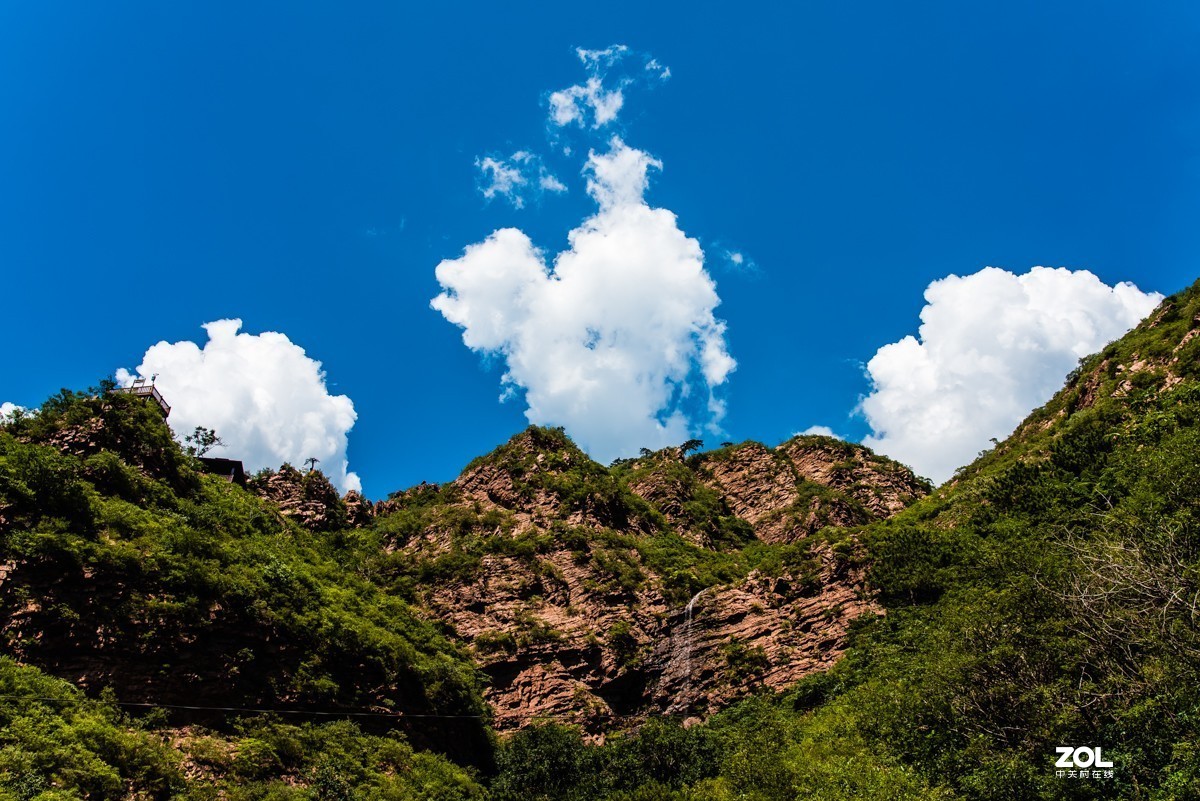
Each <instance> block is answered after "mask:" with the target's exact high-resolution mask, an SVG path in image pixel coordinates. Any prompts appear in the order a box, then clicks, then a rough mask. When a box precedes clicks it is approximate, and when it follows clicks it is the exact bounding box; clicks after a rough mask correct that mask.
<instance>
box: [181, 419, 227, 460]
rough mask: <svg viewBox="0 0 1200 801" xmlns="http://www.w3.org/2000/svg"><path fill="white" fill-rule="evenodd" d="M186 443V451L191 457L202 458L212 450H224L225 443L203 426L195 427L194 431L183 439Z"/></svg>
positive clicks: (215, 433) (214, 432)
mask: <svg viewBox="0 0 1200 801" xmlns="http://www.w3.org/2000/svg"><path fill="white" fill-rule="evenodd" d="M183 440H184V442H186V443H188V444H187V447H186V450H187V452H188V453H190V454H191V455H192V456H197V457H198V456H203V455H204V454H206V453H208V452H209V451H211V450H212V449H213V448H224V447H225V443H224V442H223V441H222V440H221V438H220V437H218V436H217V432H216V431H213V430H212V429H211V428H205V427H204V426H196V430H195V431H193V432H192V433H190V434H188V435H187V436H186V437H184V438H183Z"/></svg>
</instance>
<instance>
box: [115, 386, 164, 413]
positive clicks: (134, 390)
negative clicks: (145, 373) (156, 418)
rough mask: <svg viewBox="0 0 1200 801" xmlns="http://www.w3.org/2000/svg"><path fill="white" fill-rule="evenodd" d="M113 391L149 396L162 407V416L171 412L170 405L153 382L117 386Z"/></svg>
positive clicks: (141, 396) (140, 396)
mask: <svg viewBox="0 0 1200 801" xmlns="http://www.w3.org/2000/svg"><path fill="white" fill-rule="evenodd" d="M113 392H124V393H126V394H129V395H136V396H137V397H139V398H150V399H151V400H153V401H154V402H155V403H157V404H158V406H159V408H161V409H162V412H163V417H166V416H168V415H169V414H171V407H170V406H169V405H168V404H167V400H166V398H164V397H163V396H162V393H161V392H159V391H158V387H156V386H154V385H153V384H134V385H133V386H129V387H117V388H116V389H114V390H113Z"/></svg>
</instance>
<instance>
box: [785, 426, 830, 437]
mask: <svg viewBox="0 0 1200 801" xmlns="http://www.w3.org/2000/svg"><path fill="white" fill-rule="evenodd" d="M793 436H796V437H811V436H817V437H834V438H835V439H841V437H839V436H838V435H837V434H835V433H833V429H832V428H830V427H829V426H809V427H808V428H806V429H804V430H803V431H797V432H796V433H795V434H793Z"/></svg>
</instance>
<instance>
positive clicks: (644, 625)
mask: <svg viewBox="0 0 1200 801" xmlns="http://www.w3.org/2000/svg"><path fill="white" fill-rule="evenodd" d="M789 445H791V446H792V447H791V448H790V449H789V448H783V447H781V448H780V449H776V450H770V449H767V448H765V447H764V446H761V445H757V444H753V443H751V444H747V445H744V446H738V447H735V448H732V449H725V450H724V451H723V452H722V453H721V454H720V457H719V458H709V457H707V456H705V455H701V456H693V457H687V458H684V457H683V456H682V455H681V454H679V453H672V452H670V450H669V449H668V451H664V452H659V453H658V454H653V455H651V456H647V457H643V458H642V459H639V460H636V461H635V462H632V463H628V464H630V470H631V472H629V473H628V475H630V476H631V478H630V480H629V483H628V487H627V489H628V490H631V491H633V492H635V493H636V494H637V495H639V496H640V497H641V498H643V499H645V500H646V501H648V502H649V503H651V504H653V505H654V506H655V507H656V509H657V510H658V511H660V512H661V513H662V514H663V517H664V518H665V519H666V520H667V521H668V523H670V524H671V525H672V526H673V527H675V530H676V531H677V532H678V533H680V534H681V535H682V536H685V537H686V538H688V539H690V540H692V541H693V542H696V543H698V544H703V542H702V539H703V537H702V536H700V535H699V534H698V533H697V532H696V531H695V530H693V529H690V528H688V526H693V527H694V526H695V525H696V520H695V518H694V513H693V512H691V511H689V510H688V505H689V504H692V503H693V502H694V501H695V499H696V498H697V497H698V496H699V495H700V494H702V493H706V492H707V493H709V494H708V495H707V496H705V498H704V500H705V502H706V503H707V504H708V506H706V507H705V508H708V509H715V513H716V514H718V515H723V514H727V513H729V512H731V511H732V512H735V513H738V514H739V515H740V516H741V517H742V518H743V519H744V520H746V521H747V522H748V523H750V524H751V525H753V527H754V531H755V532H756V533H757V534H758V536H760V537H762V538H763V539H767V540H771V541H793V542H794V541H799V540H801V539H803V537H804V536H805V535H806V534H808V533H811V532H812V531H815V530H817V529H819V528H821V527H823V526H827V525H856V524H858V523H861V522H863V521H865V520H868V519H871V518H873V517H875V516H884V515H885V514H890V513H892V512H893V511H898V509H899V508H900V507H901V506H902V505H904V504H905V503H906V502H907V501H909V500H911V499H914V498H915V497H917V496H919V495H921V494H924V491H925V485H924V484H923V483H922V482H920V481H919V480H917V479H915V478H913V477H912V475H911V473H908V472H907V471H905V470H904V468H902V467H900V466H899V465H895V466H893V465H892V463H884V462H883V460H875V459H874V457H873V456H872V455H871V454H870V452H869V451H867V450H866V449H858V450H856V451H854V452H852V454H851V457H850V459H849V461H850V462H851V463H852V464H851V468H850V469H849V470H846V469H844V468H845V465H843V463H844V462H846V461H847V458H846V457H845V456H844V455H843V456H840V457H839V458H837V459H836V460H835V459H834V456H835V455H836V454H835V453H834V451H833V448H832V445H831V446H829V447H825V446H820V445H819V443H800V444H797V443H795V442H792V443H789ZM847 447H854V446H847ZM789 452H790V453H795V454H797V455H798V456H800V457H801V458H803V460H804V465H805V470H806V471H808V474H811V475H812V476H813V477H814V479H817V480H826V481H829V482H830V483H831V484H832V483H837V484H838V485H839V486H841V487H844V488H845V491H841V490H836V491H835V490H834V489H833V488H832V487H830V486H829V485H826V484H818V483H816V482H815V481H813V480H810V479H808V478H807V477H805V476H798V475H797V470H796V468H795V467H794V465H793V463H792V458H791V456H790V455H789ZM581 460H582V461H581ZM581 471H582V473H586V474H587V475H589V476H592V478H593V480H594V481H595V482H596V487H598V489H594V491H592V492H590V493H586V494H585V495H584V496H581V495H579V493H577V492H574V491H573V490H572V488H573V487H575V486H576V484H575V483H573V482H577V481H578V476H579V475H580V474H581ZM611 475H612V474H611V473H610V472H609V471H604V470H603V468H600V467H599V466H598V465H594V463H591V462H590V461H589V460H587V457H586V456H584V455H583V454H582V453H580V452H579V451H578V450H576V449H574V448H573V446H572V447H558V446H555V445H554V444H553V443H551V444H550V445H547V443H546V442H544V441H541V440H540V439H539V437H538V433H537V432H536V431H532V432H526V433H524V434H522V435H518V436H517V437H515V438H514V439H513V440H512V441H510V442H509V443H508V444H507V445H506V446H504V447H503V448H501V449H499V450H498V451H497V452H496V453H494V454H492V455H491V456H490V457H487V458H484V459H481V460H477V461H476V462H475V463H473V464H472V465H471V466H469V467H468V469H467V470H465V471H464V472H463V475H462V476H460V477H459V479H458V480H457V481H456V482H455V483H454V485H453V486H454V488H455V489H456V490H457V493H458V494H457V495H452V496H443V501H444V503H446V504H449V506H450V507H458V508H459V509H460V510H461V514H459V513H453V514H451V513H450V512H446V513H445V516H444V517H443V518H435V520H434V522H432V523H431V524H430V528H429V529H428V530H427V531H425V532H424V533H423V534H422V535H420V536H417V537H415V538H413V539H411V540H410V541H408V542H406V543H400V544H398V546H397V547H400V548H402V549H404V550H405V551H407V552H409V553H410V554H411V555H412V556H413V557H414V558H417V559H434V558H437V557H438V556H439V555H441V554H445V553H447V552H448V551H449V550H450V549H451V548H452V547H453V544H454V543H455V542H456V538H457V537H460V536H462V535H461V534H457V533H455V532H454V531H452V530H450V529H448V528H447V527H446V526H447V525H448V523H447V522H445V521H449V520H452V519H457V520H462V519H468V518H469V519H472V520H478V521H482V520H488V521H491V522H490V523H487V524H486V525H488V526H494V531H493V530H489V532H485V533H486V535H487V536H491V537H511V538H513V539H514V540H520V541H522V542H525V543H531V542H535V543H538V545H537V547H536V549H532V546H530V547H527V548H526V549H525V550H523V551H520V552H519V553H517V552H515V551H508V552H505V551H504V550H503V549H500V552H497V551H496V546H494V545H493V546H489V547H490V548H491V550H489V551H488V552H486V553H484V554H483V555H482V557H481V560H480V562H479V563H478V568H477V569H475V570H474V571H473V572H472V573H471V574H470V575H469V576H467V577H463V578H461V579H451V580H444V581H438V582H433V583H430V584H427V585H424V586H421V587H418V588H417V593H418V596H419V600H420V601H421V602H422V604H423V605H424V606H425V607H426V608H427V609H428V611H429V614H430V615H431V616H432V617H433V618H434V619H437V620H440V621H442V622H444V623H446V624H448V626H449V628H450V629H451V630H452V631H453V632H454V633H455V635H456V636H457V637H458V638H459V639H461V640H462V641H463V642H464V643H466V644H468V645H469V647H470V648H471V650H472V651H473V653H474V654H475V656H476V659H477V660H478V662H479V664H480V666H481V667H482V669H483V670H484V671H485V672H486V673H487V674H488V675H489V676H490V677H491V682H490V685H489V687H488V689H487V691H486V698H487V700H488V701H489V703H490V704H491V705H492V708H493V710H494V714H495V718H494V722H495V725H496V726H497V728H499V729H501V730H505V729H511V728H515V727H519V726H523V725H525V724H527V723H529V722H532V721H535V720H537V719H539V718H547V719H550V718H552V719H555V720H559V721H573V722H576V723H579V724H580V725H582V726H583V727H584V728H585V730H587V731H589V732H591V733H592V734H593V735H595V736H602V735H603V732H604V731H606V730H609V729H611V728H613V727H614V726H622V725H626V724H635V723H636V722H637V721H639V720H643V719H645V718H646V717H647V716H650V715H654V714H663V713H668V714H676V715H682V716H685V717H696V716H698V717H703V716H706V715H708V714H711V713H713V712H715V711H717V710H718V709H720V708H722V707H724V706H726V705H728V704H729V703H731V702H733V701H735V700H737V699H738V698H741V697H744V696H745V695H747V694H748V693H751V692H753V691H754V689H755V688H758V687H767V688H771V689H781V688H783V687H786V686H787V685H789V684H791V683H793V682H795V681H797V680H798V679H800V678H802V677H803V676H805V675H808V674H809V673H811V672H814V671H818V670H823V669H825V668H826V667H828V666H829V665H830V664H832V662H834V661H835V660H836V659H837V658H838V656H839V655H840V654H841V652H842V651H843V649H844V647H845V635H846V631H847V627H848V625H849V623H850V621H851V620H853V619H854V618H855V617H858V616H860V615H862V614H866V613H877V612H879V611H880V609H879V607H878V606H877V605H875V604H874V603H873V602H872V600H871V599H870V596H869V594H868V593H867V592H866V590H865V587H864V585H863V581H862V579H863V577H862V574H861V571H860V570H857V569H851V568H850V567H848V566H847V565H846V564H843V563H839V561H838V560H837V559H836V558H835V557H834V556H833V553H832V552H831V550H830V549H829V547H828V546H826V545H823V544H816V545H814V546H813V549H812V551H811V552H810V553H811V556H810V558H809V561H808V563H807V565H806V566H801V567H794V568H789V569H787V570H784V571H782V575H777V576H768V575H763V574H760V573H751V574H750V575H748V576H746V577H745V578H744V579H741V580H739V581H735V582H734V583H733V584H731V585H720V586H714V587H710V588H707V589H705V590H704V591H703V592H702V593H700V594H699V595H697V596H696V597H694V598H693V599H691V600H692V601H693V603H692V604H691V607H692V608H691V616H690V622H689V616H688V611H687V610H688V600H689V599H688V598H686V597H683V598H681V597H679V596H678V594H677V592H673V591H671V590H670V589H669V588H670V586H672V585H671V583H670V582H667V581H665V580H664V577H663V576H660V575H658V574H657V573H656V571H655V570H654V569H653V568H652V567H651V565H650V564H649V563H648V562H647V561H646V560H645V559H644V558H643V556H642V555H641V553H640V552H639V549H638V547H636V544H637V543H638V542H639V541H640V540H639V538H640V537H642V536H644V534H645V533H646V532H645V531H644V530H643V527H644V526H645V525H646V521H644V520H641V519H640V518H639V517H638V516H637V515H636V514H634V513H632V512H630V511H629V509H627V508H623V507H622V504H623V503H625V502H624V501H621V500H620V496H619V493H617V494H610V493H609V485H608V484H607V483H605V481H606V479H607V478H609V477H611ZM873 481H877V482H878V483H879V485H880V490H879V491H878V492H877V493H872V494H867V493H866V492H865V488H866V487H870V486H872V484H871V482H873ZM713 491H715V492H716V493H717V497H716V499H715V501H714V499H713V495H712V492H713ZM860 497H861V498H863V500H861V501H860V500H859V498H860ZM447 498H450V500H446V499H447ZM868 502H870V503H871V504H872V505H868ZM489 515H490V516H489ZM438 520H442V521H443V522H437V521H438ZM621 521H624V523H623V524H621ZM742 525H743V526H745V523H743V524H742ZM564 526H565V527H564Z"/></svg>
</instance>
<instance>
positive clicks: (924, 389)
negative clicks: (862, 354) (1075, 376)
mask: <svg viewBox="0 0 1200 801" xmlns="http://www.w3.org/2000/svg"><path fill="white" fill-rule="evenodd" d="M1162 298H1163V296H1162V295H1160V294H1158V293H1156V292H1150V293H1147V292H1142V291H1141V290H1140V289H1138V288H1137V287H1136V286H1134V285H1133V284H1130V283H1119V284H1117V285H1116V286H1108V285H1107V284H1104V283H1103V282H1102V281H1100V279H1098V278H1097V277H1096V276H1095V275H1093V274H1092V273H1090V272H1087V271H1085V270H1080V271H1072V270H1067V269H1062V268H1057V269H1050V268H1045V267H1035V268H1033V269H1032V270H1030V271H1029V272H1028V273H1025V274H1023V275H1015V274H1013V273H1011V272H1008V271H1007V270H1001V269H997V268H994V267H988V268H986V269H983V270H980V271H979V272H977V273H974V274H972V275H968V276H965V277H959V276H956V275H951V276H949V277H947V278H943V279H941V280H938V281H934V282H933V283H931V284H930V285H929V286H928V288H926V290H925V301H926V305H925V307H924V308H923V309H922V310H921V327H920V330H919V335H918V336H916V337H913V336H907V337H905V338H904V339H902V340H900V341H899V342H893V343H891V344H890V345H885V346H884V347H882V348H880V349H879V350H878V352H877V353H876V354H875V356H874V357H873V358H872V359H871V361H870V362H868V363H867V373H868V375H869V377H870V379H871V383H872V387H873V388H872V390H871V392H870V394H869V395H867V397H865V398H864V399H863V401H862V403H861V407H860V409H861V412H862V414H863V415H864V416H865V418H866V420H867V422H868V424H869V425H870V426H871V429H872V434H871V435H870V436H868V437H866V438H865V439H863V444H865V445H868V446H870V447H871V448H874V449H876V450H878V451H880V452H882V453H886V454H887V455H889V456H891V457H892V458H894V459H897V460H899V461H901V462H904V463H906V464H908V465H910V466H911V467H912V468H913V469H914V470H916V472H917V473H920V474H922V475H925V476H928V477H929V478H931V479H933V480H934V481H935V482H938V483H940V482H942V481H945V480H946V479H947V478H949V477H950V476H951V475H953V473H954V470H955V469H957V468H958V467H960V466H962V465H964V464H967V463H969V462H970V461H971V460H972V459H973V458H974V457H975V455H976V453H977V452H978V451H980V450H981V449H983V448H985V447H987V445H988V441H989V439H990V438H992V437H996V438H1003V437H1005V436H1007V435H1008V434H1010V433H1012V431H1013V429H1014V428H1015V427H1016V426H1017V424H1018V423H1020V421H1021V420H1022V419H1024V417H1025V416H1026V415H1028V414H1029V412H1030V411H1032V410H1033V409H1035V408H1037V407H1038V406H1040V405H1041V404H1043V403H1045V402H1046V401H1047V400H1049V399H1050V397H1051V396H1052V395H1053V394H1054V393H1055V392H1056V391H1057V390H1058V389H1059V388H1061V387H1062V385H1063V381H1064V378H1065V376H1066V374H1067V373H1068V372H1070V371H1071V370H1072V369H1073V368H1074V367H1075V365H1076V364H1077V363H1078V360H1079V359H1080V358H1081V357H1083V356H1086V355H1088V354H1090V353H1094V352H1096V351H1098V350H1100V349H1101V348H1102V347H1104V345H1106V344H1107V343H1109V342H1111V341H1112V340H1114V339H1116V338H1118V337H1120V336H1121V335H1122V334H1124V333H1125V332H1126V331H1128V330H1129V329H1130V328H1132V327H1133V326H1135V325H1137V323H1138V322H1139V321H1140V320H1142V319H1143V318H1144V317H1145V316H1146V315H1147V314H1149V313H1150V312H1151V311H1152V310H1153V309H1154V308H1155V307H1156V306H1157V305H1158V304H1159V303H1160V302H1161V301H1162Z"/></svg>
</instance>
